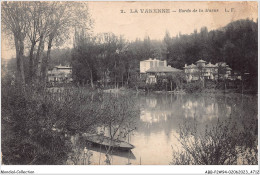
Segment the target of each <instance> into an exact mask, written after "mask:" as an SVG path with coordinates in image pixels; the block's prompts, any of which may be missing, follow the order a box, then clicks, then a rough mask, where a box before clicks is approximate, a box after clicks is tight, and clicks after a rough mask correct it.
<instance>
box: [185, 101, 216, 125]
mask: <svg viewBox="0 0 260 175" xmlns="http://www.w3.org/2000/svg"><path fill="white" fill-rule="evenodd" d="M182 108H183V111H184V116H185V118H195V117H196V118H197V119H198V118H199V119H200V120H201V121H207V120H208V119H210V120H211V119H213V118H217V117H218V113H219V112H218V108H219V107H218V104H217V103H215V102H214V101H208V100H205V99H204V98H202V99H200V101H198V99H197V100H195V101H192V100H187V102H186V103H184V104H183V106H182Z"/></svg>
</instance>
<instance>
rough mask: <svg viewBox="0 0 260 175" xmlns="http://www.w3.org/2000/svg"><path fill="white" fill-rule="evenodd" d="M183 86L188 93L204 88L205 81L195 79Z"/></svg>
mask: <svg viewBox="0 0 260 175" xmlns="http://www.w3.org/2000/svg"><path fill="white" fill-rule="evenodd" d="M183 88H184V90H185V92H187V93H195V92H201V91H202V89H203V83H202V82H201V81H194V82H190V83H187V84H184V87H183Z"/></svg>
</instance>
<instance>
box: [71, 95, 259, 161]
mask: <svg viewBox="0 0 260 175" xmlns="http://www.w3.org/2000/svg"><path fill="white" fill-rule="evenodd" d="M133 98H136V99H137V101H138V105H139V107H140V117H138V119H137V122H136V128H137V129H136V130H135V131H134V132H133V133H132V134H131V135H130V136H129V137H127V139H126V140H127V141H129V142H130V143H131V144H133V145H134V146H135V148H134V149H132V151H130V152H115V153H114V154H113V155H112V156H111V164H113V165H126V164H135V165H139V164H142V165H168V164H169V163H170V162H171V160H172V149H178V147H180V144H179V142H178V139H177V138H178V129H179V127H180V126H181V125H182V124H183V122H184V121H192V120H196V121H198V122H199V123H200V124H201V125H202V126H205V125H211V124H212V125H214V123H216V122H217V120H218V119H220V120H223V119H225V118H228V117H229V116H230V115H231V114H233V115H232V117H233V118H235V120H241V117H242V118H245V117H246V116H255V115H256V116H257V96H253V95H252V96H251V95H241V94H236V95H234V94H233V95H224V94H221V95H212V94H197V95H194V94H184V95H174V94H149V95H136V96H134V97H133ZM238 122H243V121H242V120H241V121H238ZM71 139H72V141H73V139H74V140H75V137H72V138H71ZM75 146H76V147H77V145H75ZM77 149H79V150H80V151H82V150H83V147H81V148H77ZM90 151H91V154H93V155H92V156H91V157H90V162H91V164H96V165H97V164H105V159H106V157H105V154H104V153H105V150H103V149H101V150H100V149H99V148H93V149H92V150H90ZM100 151H101V152H100ZM79 164H82V163H79Z"/></svg>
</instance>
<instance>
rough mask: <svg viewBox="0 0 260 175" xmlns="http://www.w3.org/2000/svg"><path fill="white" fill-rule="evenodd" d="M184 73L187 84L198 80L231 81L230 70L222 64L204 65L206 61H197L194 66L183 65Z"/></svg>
mask: <svg viewBox="0 0 260 175" xmlns="http://www.w3.org/2000/svg"><path fill="white" fill-rule="evenodd" d="M183 68H184V72H185V74H186V79H187V81H188V82H190V81H196V80H199V79H208V80H217V79H231V70H232V69H231V68H230V67H229V66H228V65H227V64H226V63H224V62H220V63H216V64H211V63H210V62H209V63H208V64H206V61H204V60H199V61H197V62H196V65H194V64H191V65H187V64H185V67H183Z"/></svg>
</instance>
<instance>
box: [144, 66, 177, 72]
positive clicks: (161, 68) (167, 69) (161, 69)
mask: <svg viewBox="0 0 260 175" xmlns="http://www.w3.org/2000/svg"><path fill="white" fill-rule="evenodd" d="M181 71H182V70H180V69H176V68H173V67H171V66H167V67H166V66H158V67H152V68H150V69H148V70H147V71H146V72H152V73H156V72H181Z"/></svg>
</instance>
